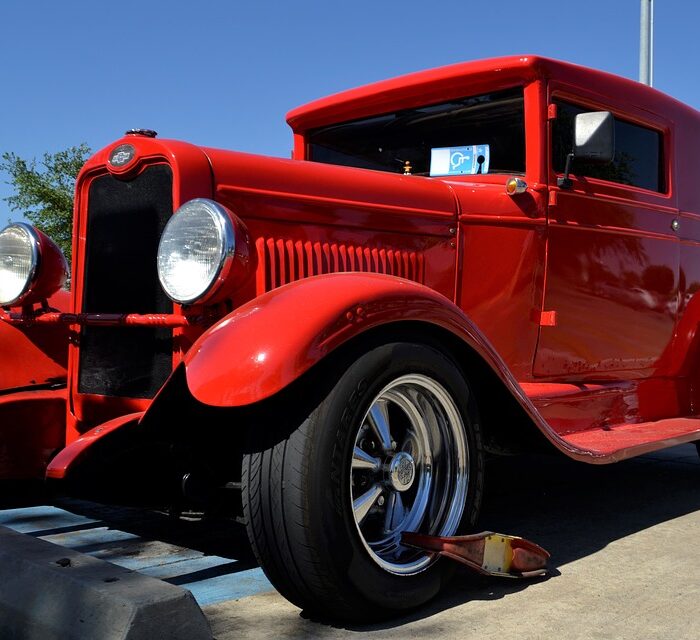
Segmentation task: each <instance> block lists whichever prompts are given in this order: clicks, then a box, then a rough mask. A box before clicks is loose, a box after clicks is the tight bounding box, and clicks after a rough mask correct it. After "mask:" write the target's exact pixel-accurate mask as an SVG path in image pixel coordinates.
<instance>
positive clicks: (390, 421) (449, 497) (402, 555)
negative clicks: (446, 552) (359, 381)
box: [350, 374, 469, 575]
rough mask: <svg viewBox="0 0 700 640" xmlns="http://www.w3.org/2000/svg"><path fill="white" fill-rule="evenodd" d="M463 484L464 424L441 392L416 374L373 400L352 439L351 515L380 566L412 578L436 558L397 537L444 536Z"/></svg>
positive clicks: (454, 518) (452, 527)
mask: <svg viewBox="0 0 700 640" xmlns="http://www.w3.org/2000/svg"><path fill="white" fill-rule="evenodd" d="M468 486H469V448H468V444H467V438H466V435H465V429H464V423H463V421H462V417H461V414H460V412H459V410H458V409H457V406H456V404H455V402H454V400H453V399H452V397H451V396H450V394H449V393H448V392H447V391H446V390H445V388H444V387H443V386H442V385H441V384H439V383H438V382H436V381H435V380H433V379H432V378H430V377H428V376H426V375H422V374H411V375H405V376H401V377H400V378H397V379H396V380H393V381H392V382H391V383H390V384H388V385H387V386H386V387H384V388H383V389H382V390H381V391H380V392H379V393H378V394H377V396H376V397H375V398H374V400H373V401H372V403H371V404H370V407H369V409H368V411H367V412H366V413H365V415H364V418H363V419H362V422H361V424H360V426H359V429H358V432H357V435H356V437H355V442H354V447H353V453H352V461H351V464H350V497H351V505H352V515H353V519H354V521H355V526H356V528H357V532H358V533H359V536H360V540H361V541H362V544H363V545H364V547H365V549H366V550H367V552H368V553H369V555H370V557H371V558H372V560H374V562H376V563H377V564H378V565H379V566H380V567H382V568H383V569H385V570H386V571H389V572H391V573H395V574H401V575H410V574H414V573H418V572H420V571H423V570H425V569H426V568H427V567H428V566H429V565H430V564H432V562H434V560H435V556H434V555H433V554H427V553H423V552H421V551H419V550H417V549H412V548H410V547H406V546H403V545H401V542H400V540H401V533H403V532H404V531H406V532H409V531H412V532H420V533H424V534H428V535H440V536H450V535H453V534H454V533H455V532H456V531H457V527H458V526H459V522H460V520H461V519H462V513H463V511H464V504H465V501H466V497H467V488H468Z"/></svg>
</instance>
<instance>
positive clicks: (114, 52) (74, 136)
mask: <svg viewBox="0 0 700 640" xmlns="http://www.w3.org/2000/svg"><path fill="white" fill-rule="evenodd" d="M698 24H700V2H698V1H697V0H656V2H655V65H654V85H655V86H656V87H657V88H659V89H661V90H662V91H665V92H666V93H669V94H671V95H673V96H675V97H676V98H678V99H680V100H682V101H684V102H686V103H688V104H690V105H692V106H694V107H695V108H696V109H700V74H699V72H698V69H699V63H700V35H699V34H698ZM638 43H639V0H587V1H586V2H572V1H570V0H558V1H545V0H529V1H526V0H522V1H521V2H515V1H514V0H500V1H498V2H495V1H488V0H486V1H484V0H481V1H474V0H471V1H467V0H463V1H462V2H453V1H452V0H445V1H440V0H437V1H436V0H433V1H426V0H423V1H422V2H418V1H416V0H406V1H404V2H384V1H382V0H374V1H371V0H346V1H344V2H337V1H335V0H322V1H317V2H312V1H310V0H296V1H295V0H290V1H288V2H282V1H258V2H254V1H253V0H248V1H245V2H241V1H240V0H228V1H224V0H221V1H213V0H191V1H189V2H185V1H182V0H169V1H167V2H166V1H163V0H140V1H134V0H110V1H109V2H101V1H100V0H91V1H89V2H84V1H78V0H59V1H56V0H53V1H48V0H43V1H42V0H0V61H1V62H0V78H1V80H2V93H1V94H0V152H2V151H14V152H16V153H18V154H19V155H21V156H24V157H29V158H31V157H35V156H36V157H40V156H41V155H42V154H43V153H44V152H45V151H49V152H54V151H58V150H60V149H63V148H65V147H68V146H70V145H74V144H78V143H80V142H87V143H88V144H89V145H90V146H91V147H92V148H93V149H95V150H96V149H99V148H100V147H103V146H105V145H107V144H108V143H110V142H111V141H112V140H114V139H116V138H118V137H120V135H121V134H122V133H123V132H124V131H125V130H126V129H128V128H131V127H143V128H151V129H156V130H157V131H158V132H159V135H160V136H161V137H167V138H180V139H184V140H187V141H189V142H193V143H196V144H202V145H207V146H215V147H222V148H230V149H237V150H240V151H248V152H253V153H263V154H269V155H278V156H288V155H289V152H290V149H291V133H290V130H289V129H288V128H287V125H286V123H285V121H284V116H285V114H286V112H287V111H288V110H289V109H291V108H293V107H295V106H297V105H299V104H303V103H305V102H308V101H309V100H313V99H315V98H318V97H321V96H323V95H327V94H329V93H334V92H337V91H340V90H342V89H346V88H350V87H354V86H358V85H361V84H365V83H368V82H372V81H375V80H381V79H385V78H388V77H391V76H395V75H399V74H403V73H408V72H411V71H417V70H420V69H426V68H430V67H435V66H440V65H445V64H451V63H454V62H460V61H464V60H472V59H477V58H485V57H492V56H500V55H509V54H526V53H527V54H541V55H546V56H550V57H555V58H561V59H564V60H569V61H572V62H576V63H579V64H583V65H587V66H591V67H596V68H599V69H604V70H606V71H610V72H612V73H616V74H619V75H623V76H628V77H632V78H637V76H638V61H639V48H638ZM0 180H2V182H4V181H5V180H6V176H0ZM9 193H10V189H9V187H8V186H7V185H5V184H0V198H3V197H6V196H7V195H9ZM8 216H9V213H8V208H7V205H6V203H5V202H3V201H0V226H2V224H4V222H5V219H6V218H7V217H8Z"/></svg>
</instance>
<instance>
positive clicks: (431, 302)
mask: <svg viewBox="0 0 700 640" xmlns="http://www.w3.org/2000/svg"><path fill="white" fill-rule="evenodd" d="M397 321H421V322H427V323H432V324H435V325H439V326H441V327H443V328H445V329H448V330H449V331H451V332H452V333H454V334H456V335H458V336H459V337H461V338H462V339H463V340H464V341H465V342H466V343H468V344H469V345H470V346H471V347H472V348H473V349H475V350H476V351H477V352H478V353H479V354H480V355H481V356H482V357H483V358H484V359H485V360H486V361H487V362H488V363H489V364H490V365H491V366H492V367H493V368H494V369H495V370H496V371H497V372H498V373H499V375H500V377H502V378H503V377H509V376H510V374H509V373H508V371H507V369H506V367H505V364H503V362H502V361H501V360H500V358H499V357H498V356H497V355H496V353H495V351H494V350H493V348H492V347H491V345H490V344H489V343H488V341H487V340H486V338H484V337H483V336H482V335H481V334H480V332H479V331H478V329H477V328H476V327H475V326H474V325H473V323H472V322H471V321H470V320H469V319H468V318H467V317H466V316H465V315H464V313H463V312H462V311H461V310H460V309H459V308H458V307H457V306H456V305H454V304H453V303H452V302H451V301H450V300H448V299H447V298H445V297H444V296H442V295H441V294H439V293H437V292H435V291H433V290H432V289H429V288H428V287H425V286H423V285H420V284H417V283H415V282H410V281H408V280H401V279H399V278H395V277H392V276H386V275H380V274H359V273H340V274H329V275H323V276H317V277H313V278H307V279H304V280H299V281H297V282H294V283H292V284H289V285H286V286H284V287H281V288H279V289H275V290H274V291H271V292H269V293H267V294H265V295H263V296H260V297H258V298H256V299H255V300H253V301H251V302H249V303H248V304H246V305H243V306H242V307H240V308H238V309H236V311H234V312H233V313H231V314H229V315H228V316H226V318H224V319H223V320H221V321H220V322H219V323H218V324H216V325H215V326H214V327H212V328H211V329H209V330H208V331H207V332H206V333H205V334H204V335H202V336H201V337H200V339H199V340H198V341H197V342H196V343H195V344H194V345H193V346H192V348H191V349H190V351H189V352H188V354H187V356H186V358H185V366H186V374H187V384H188V387H189V389H190V392H191V393H192V395H193V396H194V397H195V398H196V399H197V400H199V401H200V402H203V403H204V404H208V405H212V406H219V407H235V406H243V405H248V404H252V403H254V402H258V401H260V400H264V399H265V398H268V397H270V396H272V395H274V394H275V393H277V392H278V391H280V390H282V389H283V388H284V387H286V386H287V385H289V384H290V383H291V382H293V381H294V380H296V379H297V378H298V377H299V376H300V375H302V374H303V373H304V372H306V371H307V370H308V369H310V368H311V367H312V366H313V365H314V364H316V363H317V362H319V361H320V360H322V359H323V358H324V357H325V356H326V355H328V354H329V353H330V352H331V351H333V350H334V349H336V348H337V347H339V346H340V345H342V344H343V343H345V342H347V341H348V340H349V339H351V338H353V337H355V336H356V335H358V334H360V333H362V332H364V331H367V330H368V329H372V328H374V327H377V326H379V325H383V324H387V323H391V322H397ZM511 388H514V389H513V390H515V389H518V385H517V384H516V383H515V381H514V380H512V379H511Z"/></svg>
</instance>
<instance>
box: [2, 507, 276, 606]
mask: <svg viewBox="0 0 700 640" xmlns="http://www.w3.org/2000/svg"><path fill="white" fill-rule="evenodd" d="M0 525H2V526H5V527H9V528H10V529H14V530H15V531H18V532H20V533H26V534H29V535H32V536H34V537H37V538H41V539H42V540H46V541H47V542H52V543H54V544H57V545H60V546H63V547H67V548H70V549H74V550H75V551H80V552H81V553H87V554H88V555H91V556H95V557H97V558H100V559H102V560H107V561H109V562H112V563H114V564H116V565H119V566H122V567H125V568H127V569H132V570H134V571H139V572H140V573H143V574H145V575H148V576H151V577H154V578H159V579H161V580H165V581H167V582H170V583H171V584H177V585H179V586H181V587H184V588H185V589H189V590H190V591H191V592H192V595H193V596H194V597H195V599H196V600H197V602H198V603H199V605H200V606H203V607H204V606H207V605H212V604H218V603H221V602H225V601H227V600H236V599H239V598H245V597H247V596H252V595H256V594H258V593H265V592H269V591H274V588H273V586H272V585H271V584H270V582H269V581H268V580H267V578H266V577H265V575H264V574H263V572H262V569H260V568H259V567H254V568H251V566H250V564H249V563H247V562H244V561H240V560H234V559H231V558H225V557H221V556H216V555H209V554H205V553H203V552H201V551H197V550H195V549H189V548H187V547H184V546H178V545H174V544H170V543H167V542H162V541H159V540H153V539H148V538H144V537H141V536H139V535H136V534H134V533H128V532H126V531H120V530H119V529H116V528H112V527H110V526H109V524H108V523H106V522H104V521H102V520H98V519H93V518H89V517H85V516H82V515H79V514H76V513H71V512H70V511H68V510H66V509H60V508H58V507H53V506H38V507H27V508H21V509H6V510H4V511H2V510H0Z"/></svg>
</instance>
